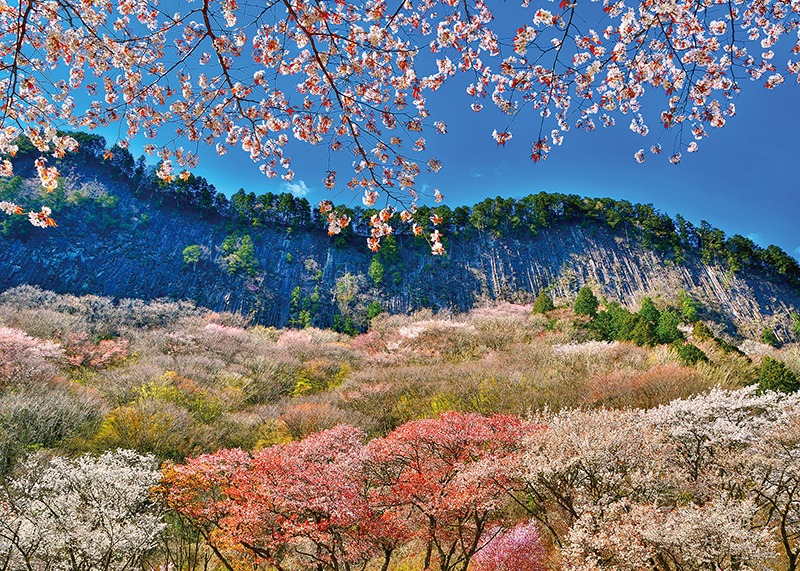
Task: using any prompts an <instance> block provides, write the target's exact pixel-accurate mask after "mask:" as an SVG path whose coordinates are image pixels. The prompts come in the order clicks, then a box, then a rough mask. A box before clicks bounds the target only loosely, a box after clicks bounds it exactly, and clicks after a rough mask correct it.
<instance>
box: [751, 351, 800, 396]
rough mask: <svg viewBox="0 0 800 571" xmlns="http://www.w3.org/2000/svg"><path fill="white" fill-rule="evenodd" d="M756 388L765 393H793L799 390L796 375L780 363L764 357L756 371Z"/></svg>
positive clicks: (799, 385)
mask: <svg viewBox="0 0 800 571" xmlns="http://www.w3.org/2000/svg"><path fill="white" fill-rule="evenodd" d="M758 386H759V388H761V389H762V390H766V391H780V392H784V393H793V392H795V391H797V390H800V382H798V380H797V375H795V374H794V373H793V372H792V371H790V370H789V368H788V367H786V365H785V364H784V363H782V362H781V361H778V360H777V359H773V358H772V357H769V356H765V357H764V358H763V359H761V368H760V369H759V371H758Z"/></svg>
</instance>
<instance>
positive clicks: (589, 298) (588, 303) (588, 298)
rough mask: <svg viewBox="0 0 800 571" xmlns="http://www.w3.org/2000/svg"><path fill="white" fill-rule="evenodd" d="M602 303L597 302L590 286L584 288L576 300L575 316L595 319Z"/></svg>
mask: <svg viewBox="0 0 800 571" xmlns="http://www.w3.org/2000/svg"><path fill="white" fill-rule="evenodd" d="M598 305H600V303H599V302H598V301H597V297H595V295H594V293H593V292H592V290H591V288H590V287H589V286H583V287H582V288H581V289H580V291H579V292H578V297H577V299H576V300H575V315H588V316H589V317H595V316H596V315H597V306H598Z"/></svg>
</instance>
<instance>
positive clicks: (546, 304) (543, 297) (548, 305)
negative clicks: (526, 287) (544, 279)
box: [531, 290, 555, 313]
mask: <svg viewBox="0 0 800 571" xmlns="http://www.w3.org/2000/svg"><path fill="white" fill-rule="evenodd" d="M553 309H555V305H553V300H552V299H551V298H550V295H549V294H548V293H547V292H546V291H544V290H542V291H540V292H539V295H537V296H536V300H534V302H533V308H532V309H531V312H533V313H547V312H548V311H551V310H553Z"/></svg>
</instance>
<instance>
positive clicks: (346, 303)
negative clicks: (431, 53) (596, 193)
mask: <svg viewBox="0 0 800 571" xmlns="http://www.w3.org/2000/svg"><path fill="white" fill-rule="evenodd" d="M71 184H73V185H78V186H80V185H83V186H85V187H86V188H88V189H90V190H91V192H95V193H96V192H97V189H103V188H104V189H105V190H106V191H107V192H108V193H109V194H113V195H115V196H117V197H118V198H119V202H118V204H116V206H114V207H113V208H101V207H100V206H97V205H96V203H91V204H92V205H91V206H87V205H84V206H71V207H69V208H66V209H64V210H62V211H60V212H59V213H58V214H59V226H58V227H57V228H54V229H49V230H46V231H45V230H39V229H36V228H32V229H27V231H25V232H24V233H22V234H21V235H20V234H15V233H14V232H11V233H10V234H9V235H8V236H6V237H0V290H4V289H7V288H10V287H13V286H17V285H21V284H30V285H37V286H40V287H42V288H45V289H50V290H53V291H56V292H61V293H74V294H88V293H91V294H96V295H105V296H112V297H117V298H143V299H153V298H159V297H169V298H175V299H190V300H193V301H194V302H195V303H197V304H198V305H201V306H205V307H208V308H210V309H213V310H217V311H223V310H224V311H232V312H239V313H243V314H247V315H250V316H252V318H253V319H254V320H256V321H258V322H260V323H263V324H267V325H275V326H285V325H287V324H288V323H289V322H290V320H293V319H296V318H297V315H296V313H297V312H298V311H299V310H300V309H301V308H303V307H305V309H306V310H307V311H308V312H309V317H310V319H311V321H312V322H313V323H314V324H315V325H319V326H327V325H330V324H331V323H332V322H333V319H334V316H335V315H336V314H343V315H345V316H350V317H351V318H352V319H353V320H354V321H355V322H356V324H358V323H361V324H363V323H364V320H365V315H366V308H367V306H368V304H370V303H371V302H375V301H377V302H378V303H379V304H380V305H381V307H382V308H383V309H384V310H387V311H389V312H392V313H405V312H410V311H413V310H416V309H421V308H424V307H429V308H433V309H442V308H450V309H453V310H456V311H461V310H466V309H469V308H470V307H472V306H474V305H475V304H476V303H480V302H481V301H483V300H497V299H505V300H516V301H526V300H529V299H531V296H532V295H535V294H536V293H537V292H538V291H540V290H541V289H543V288H547V289H548V291H549V292H550V293H551V295H552V296H553V298H554V300H555V301H556V303H571V302H572V301H573V300H574V297H575V294H576V292H577V291H578V289H579V288H580V287H581V286H583V285H585V284H589V285H591V286H592V287H593V288H594V289H595V291H596V292H597V293H598V294H602V295H605V296H606V297H607V298H608V299H610V300H616V301H619V302H620V303H622V304H623V305H626V306H629V307H631V308H635V307H637V305H638V303H639V301H640V300H641V298H642V297H643V296H645V295H648V296H652V297H656V298H661V299H662V300H664V301H667V302H670V301H673V300H674V299H675V296H676V294H677V292H678V291H679V290H681V289H684V290H686V291H687V292H688V293H689V294H691V295H692V296H693V297H694V298H696V299H697V300H699V301H700V302H701V303H702V304H703V305H704V307H705V308H706V309H705V310H706V313H707V315H709V316H714V317H715V318H716V319H718V320H720V321H722V322H724V323H727V324H729V325H730V326H731V327H732V328H733V327H736V328H738V332H739V333H742V334H745V335H753V334H757V333H759V332H760V331H761V328H763V327H765V326H770V327H774V328H775V329H776V333H778V335H779V337H783V338H784V339H786V338H788V330H789V329H788V327H789V314H790V312H794V311H797V310H798V308H800V292H798V290H797V289H796V288H794V287H792V286H790V285H789V284H788V283H785V282H783V281H780V280H777V279H771V278H767V277H765V276H763V275H754V274H748V273H744V272H742V273H736V274H734V273H731V272H729V271H726V270H725V269H724V268H721V267H717V266H714V265H708V264H704V263H702V262H701V261H700V260H699V258H697V257H692V256H691V255H689V256H688V257H687V260H686V261H685V262H683V263H682V264H680V265H676V264H675V263H673V262H672V261H671V259H670V256H669V255H668V254H666V253H662V252H658V251H652V250H648V249H645V248H644V247H643V245H642V242H641V240H639V239H638V238H637V234H636V232H635V230H634V229H633V228H625V227H620V228H618V229H617V230H616V231H612V230H611V229H610V228H608V227H607V226H605V225H601V224H599V223H596V222H592V221H586V222H584V223H580V224H567V223H561V224H556V225H555V226H554V227H552V228H549V229H547V230H544V231H541V232H540V233H539V234H538V235H536V236H533V237H528V238H517V239H515V238H508V237H502V238H499V237H493V236H491V235H489V234H481V233H473V234H471V235H470V236H469V237H467V236H458V235H455V236H451V237H450V238H449V243H448V244H447V255H446V256H443V257H434V256H432V255H431V254H430V253H429V249H428V248H427V245H426V244H425V243H424V242H422V241H421V240H419V239H415V238H413V237H410V236H399V237H398V238H397V245H398V250H397V252H398V253H397V256H395V259H394V260H393V261H391V262H389V261H386V260H385V259H384V260H383V264H382V265H383V270H384V271H383V279H382V280H379V283H375V280H374V279H373V278H370V277H369V275H368V274H369V267H370V263H371V261H372V258H373V254H372V253H371V252H369V251H368V250H367V248H366V246H365V243H364V240H363V239H362V238H356V239H354V240H352V243H350V244H344V245H341V244H339V245H336V244H335V243H334V241H332V240H331V239H330V238H329V237H328V236H327V234H326V233H325V232H324V231H322V230H321V229H320V230H302V229H301V230H298V229H288V228H285V227H280V226H275V227H265V228H248V229H246V230H244V232H246V233H247V234H249V235H250V236H251V238H252V241H253V244H254V249H255V257H256V259H257V260H258V266H259V269H258V272H257V275H251V276H248V275H246V274H244V273H241V272H240V273H238V274H235V275H230V274H229V272H228V269H227V264H226V260H225V257H224V253H223V251H222V243H223V241H224V240H225V238H226V237H227V236H229V235H231V234H232V232H233V228H232V225H231V223H230V222H227V223H226V222H224V221H223V222H219V221H217V222H210V221H206V220H202V219H200V218H199V217H198V216H197V215H196V214H193V213H182V212H180V211H178V210H176V209H174V208H166V207H165V208H160V207H158V206H156V205H155V203H154V201H152V200H148V199H140V198H136V197H134V196H133V195H132V194H131V192H130V189H129V188H128V186H127V184H126V182H125V181H119V180H112V179H109V178H103V175H102V174H101V175H97V174H96V173H95V174H91V175H84V176H82V177H80V178H77V179H75V180H73V181H72V182H71ZM90 194H91V193H90ZM98 210H103V212H102V213H101V214H102V216H100V215H98V212H97V211H98ZM191 244H197V245H199V246H201V248H202V250H203V255H202V256H201V258H200V260H199V261H198V262H197V263H196V264H189V265H188V266H187V265H186V264H185V263H184V259H183V250H184V248H185V247H186V246H188V245H191ZM298 288H299V289H298ZM315 292H316V295H315Z"/></svg>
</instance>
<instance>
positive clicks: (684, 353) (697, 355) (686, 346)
mask: <svg viewBox="0 0 800 571" xmlns="http://www.w3.org/2000/svg"><path fill="white" fill-rule="evenodd" d="M672 349H673V351H675V353H677V355H678V358H680V360H681V362H682V363H683V364H684V365H694V364H696V363H699V362H700V361H703V362H708V357H707V356H706V354H705V353H703V351H702V349H700V348H699V347H697V345H692V344H691V343H674V344H673V345H672Z"/></svg>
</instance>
